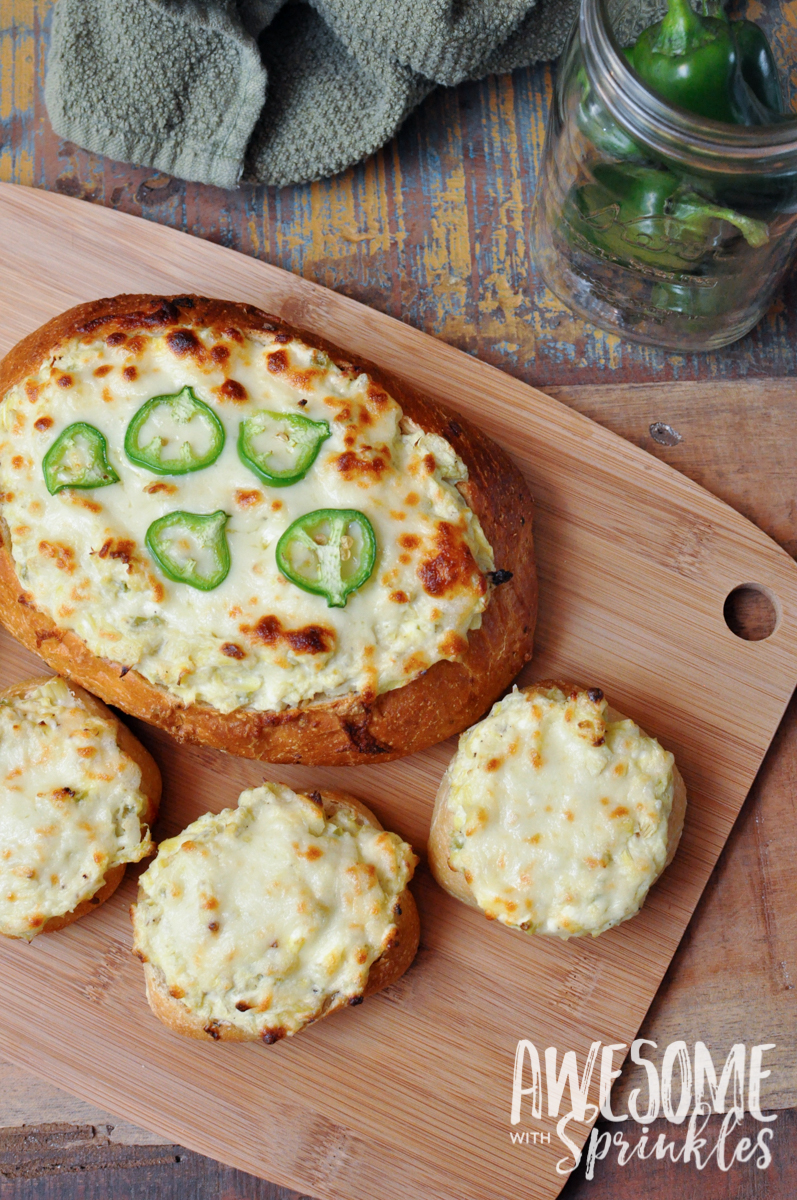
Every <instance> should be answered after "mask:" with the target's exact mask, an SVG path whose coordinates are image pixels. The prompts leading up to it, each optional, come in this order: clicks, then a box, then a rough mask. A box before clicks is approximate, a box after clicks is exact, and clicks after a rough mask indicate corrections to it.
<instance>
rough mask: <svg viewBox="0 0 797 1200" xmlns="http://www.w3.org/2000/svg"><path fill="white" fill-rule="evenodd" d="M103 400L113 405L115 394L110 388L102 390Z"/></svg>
mask: <svg viewBox="0 0 797 1200" xmlns="http://www.w3.org/2000/svg"><path fill="white" fill-rule="evenodd" d="M102 398H103V400H104V401H105V403H106V404H113V392H112V391H111V389H110V388H109V387H104V388H103V389H102Z"/></svg>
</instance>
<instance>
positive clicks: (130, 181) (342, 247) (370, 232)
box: [0, 0, 797, 387]
mask: <svg viewBox="0 0 797 1200" xmlns="http://www.w3.org/2000/svg"><path fill="white" fill-rule="evenodd" d="M53 4H54V0H0V147H1V148H0V180H5V181H11V182H15V183H23V184H28V185H32V186H34V187H40V188H47V189H52V190H56V191H61V192H63V193H64V194H66V195H70V196H80V197H83V198H84V199H86V200H89V201H91V202H92V203H96V204H103V205H107V206H110V207H113V208H118V209H120V210H122V211H124V212H129V213H134V214H135V215H138V216H145V217H147V218H148V219H150V220H153V221H159V222H161V223H164V224H168V225H173V226H174V227H175V228H177V229H183V230H186V231H188V232H191V233H194V234H197V235H199V236H201V237H205V238H208V239H210V240H211V241H215V242H220V243H221V244H223V245H226V246H232V247H234V248H235V249H237V250H242V251H243V252H244V253H246V254H251V255H253V256H255V257H258V258H262V259H264V260H266V261H268V262H273V263H275V264H276V265H278V266H281V267H285V268H286V269H287V270H289V271H294V272H295V273H297V274H300V275H304V276H305V277H307V278H308V279H313V280H315V281H316V282H317V283H322V284H324V285H325V286H327V287H332V288H335V289H336V290H337V291H340V292H343V293H344V294H345V295H348V296H351V297H353V298H354V299H356V300H361V301H363V302H364V303H366V304H370V305H372V306H373V307H375V308H377V309H379V310H380V311H382V312H387V313H389V314H390V315H391V316H394V317H398V318H400V319H401V320H403V321H407V322H408V323H409V324H411V325H414V326H416V327H417V328H419V329H423V330H425V331H426V332H428V333H433V334H435V335H436V336H438V337H442V338H444V339H445V340H446V341H449V342H451V343H452V344H453V345H456V346H458V347H459V348H460V349H463V350H468V351H471V352H474V353H477V354H478V355H479V356H480V357H481V358H484V359H485V360H486V361H487V362H491V363H493V364H494V365H495V366H498V367H501V368H502V369H503V370H505V371H508V372H510V373H511V374H513V375H517V376H519V377H520V378H522V379H524V380H525V381H526V382H529V383H534V384H537V385H538V386H541V387H542V386H547V385H553V384H572V383H574V382H577V383H600V382H605V381H606V379H607V377H608V376H609V374H610V377H611V378H612V380H614V381H617V382H620V381H640V380H647V381H654V380H664V379H672V380H689V379H708V380H710V379H724V378H737V377H747V376H753V377H760V376H764V375H780V376H782V375H789V374H792V373H794V372H795V370H797V353H796V349H797V303H795V301H796V300H797V283H795V281H794V280H792V281H791V282H790V283H789V284H787V286H786V289H785V291H784V292H783V293H782V295H781V297H780V298H779V299H778V300H776V302H775V303H774V304H773V306H772V309H771V311H770V313H769V315H768V316H767V318H766V319H765V320H764V321H763V322H762V324H761V325H760V326H759V327H758V329H757V330H755V331H754V332H753V333H751V334H750V335H749V336H748V337H747V338H745V339H744V340H743V341H741V342H739V343H738V344H737V345H736V346H733V347H729V348H726V349H724V350H721V351H719V352H718V353H716V354H710V355H701V354H694V353H692V354H685V355H682V354H671V353H666V352H664V351H660V350H653V349H646V348H645V347H640V346H633V345H631V344H629V343H624V342H621V341H620V340H619V339H618V338H617V337H614V336H612V335H610V334H604V333H602V332H600V331H598V330H596V329H594V328H593V327H592V326H590V325H587V324H586V323H585V322H583V321H581V320H580V319H578V318H575V317H573V316H572V315H571V314H570V313H569V312H568V311H567V309H565V308H564V307H563V305H562V304H560V303H559V301H557V300H556V299H555V298H554V296H553V295H552V294H551V293H550V292H549V291H548V290H547V289H546V288H545V287H544V286H543V285H542V283H541V281H540V278H539V276H538V274H537V271H536V268H535V264H534V252H533V231H534V217H533V212H532V198H533V194H534V187H535V182H536V177H537V168H538V164H539V161H540V155H541V150H542V142H543V136H544V131H545V120H546V114H547V108H548V100H549V96H550V89H551V82H552V78H553V69H552V67H551V66H550V65H542V66H539V67H535V68H533V69H530V70H520V71H516V72H515V73H514V74H513V75H512V76H504V77H501V78H498V79H496V78H490V79H485V80H482V81H480V82H478V83H471V84H466V85H464V86H462V87H460V88H457V89H443V88H441V89H438V90H437V91H435V92H434V93H433V94H432V95H431V96H429V97H428V99H427V100H426V101H425V103H424V104H423V105H422V106H421V107H420V109H419V110H418V111H417V112H416V113H415V114H413V115H412V116H411V117H410V119H409V120H408V121H407V123H406V124H405V126H404V128H403V129H402V130H401V132H400V133H399V135H398V137H397V138H396V139H395V140H394V141H393V142H391V143H389V144H388V145H387V146H386V147H385V148H384V149H383V150H381V151H380V152H379V153H378V154H376V155H374V156H373V157H372V158H370V159H368V161H367V162H365V163H363V164H361V165H360V166H358V167H356V168H354V169H352V170H350V171H347V172H345V173H344V174H342V175H340V176H337V177H336V178H334V179H328V180H324V181H322V182H320V183H314V184H309V185H307V186H302V187H295V188H283V189H281V190H277V189H275V188H264V187H244V188H241V189H240V190H239V191H236V192H224V191H221V190H219V189H217V188H209V187H203V186H201V185H197V184H186V183H183V182H180V181H178V180H174V179H171V178H169V177H168V176H165V175H159V174H153V172H152V171H148V170H146V169H143V168H136V167H131V166H130V165H129V164H121V163H114V162H111V161H109V160H107V159H104V158H102V157H100V156H98V155H95V154H88V153H86V152H84V151H82V150H79V149H78V148H77V147H75V146H74V145H71V144H69V143H64V142H61V141H60V140H59V139H58V138H56V137H55V136H54V134H53V132H52V130H51V129H50V126H49V124H48V122H47V119H46V113H45V109H44V102H43V99H42V83H43V79H44V68H45V55H46V48H47V42H48V36H49V24H50V18H51V13H52V9H53Z"/></svg>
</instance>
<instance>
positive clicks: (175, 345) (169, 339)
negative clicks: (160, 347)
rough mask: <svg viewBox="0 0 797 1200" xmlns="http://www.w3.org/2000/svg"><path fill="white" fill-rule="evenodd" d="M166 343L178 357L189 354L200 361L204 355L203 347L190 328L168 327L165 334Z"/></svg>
mask: <svg viewBox="0 0 797 1200" xmlns="http://www.w3.org/2000/svg"><path fill="white" fill-rule="evenodd" d="M166 344H167V346H168V347H169V349H170V350H171V352H172V354H176V355H177V357H178V358H186V357H187V356H189V355H190V356H191V357H192V358H196V359H197V360H200V361H201V360H202V359H203V358H204V357H205V347H204V346H203V345H202V343H201V342H200V340H199V338H198V337H197V335H196V334H195V333H194V331H193V330H192V329H170V330H169V332H168V333H167V334H166Z"/></svg>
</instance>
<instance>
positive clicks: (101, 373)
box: [94, 363, 113, 379]
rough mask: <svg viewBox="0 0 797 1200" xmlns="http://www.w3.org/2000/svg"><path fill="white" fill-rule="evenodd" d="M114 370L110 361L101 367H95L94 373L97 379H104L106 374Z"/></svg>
mask: <svg viewBox="0 0 797 1200" xmlns="http://www.w3.org/2000/svg"><path fill="white" fill-rule="evenodd" d="M112 370H113V367H112V366H111V364H110V363H103V365H102V366H101V367H95V368H94V374H95V376H96V377H97V379H104V378H105V376H106V375H110V373H111V371H112Z"/></svg>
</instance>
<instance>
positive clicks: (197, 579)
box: [145, 509, 230, 592]
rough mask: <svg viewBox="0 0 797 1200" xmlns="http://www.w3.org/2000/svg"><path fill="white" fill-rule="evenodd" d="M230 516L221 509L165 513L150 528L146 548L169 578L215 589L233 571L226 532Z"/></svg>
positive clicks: (203, 589)
mask: <svg viewBox="0 0 797 1200" xmlns="http://www.w3.org/2000/svg"><path fill="white" fill-rule="evenodd" d="M229 519H230V518H229V515H228V514H227V513H226V512H223V511H222V510H221V509H219V510H218V511H217V512H213V513H191V512H182V511H181V510H179V509H178V510H177V511H176V512H170V513H166V515H165V516H163V517H158V519H157V520H156V521H153V522H152V524H151V525H150V527H149V529H148V530H147V534H146V538H145V541H146V543H147V549H148V550H149V552H150V554H151V555H152V557H153V558H154V559H155V562H156V563H157V564H158V566H159V567H160V569H161V570H162V571H163V573H164V575H166V576H167V578H169V579H172V580H174V582H175V583H187V584H188V585H189V587H194V588H199V590H200V591H201V592H212V591H213V589H214V588H217V587H218V586H219V584H220V583H223V582H224V580H225V579H226V578H227V576H228V575H229V573H230V547H229V545H228V544H227V535H226V533H225V531H224V530H225V526H226V524H227V522H228V521H229Z"/></svg>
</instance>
